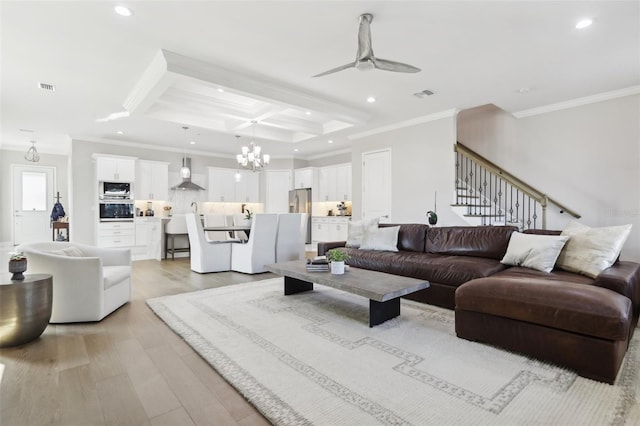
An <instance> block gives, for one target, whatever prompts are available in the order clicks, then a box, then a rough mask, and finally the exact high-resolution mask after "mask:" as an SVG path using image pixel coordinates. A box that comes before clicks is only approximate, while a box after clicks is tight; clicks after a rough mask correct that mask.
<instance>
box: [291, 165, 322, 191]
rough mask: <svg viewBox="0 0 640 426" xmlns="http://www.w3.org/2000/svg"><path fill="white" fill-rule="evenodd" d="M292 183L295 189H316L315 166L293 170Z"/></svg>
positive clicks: (316, 173) (316, 176) (316, 171)
mask: <svg viewBox="0 0 640 426" xmlns="http://www.w3.org/2000/svg"><path fill="white" fill-rule="evenodd" d="M294 185H295V189H301V188H311V189H316V187H317V186H318V170H317V169H316V168H315V167H305V168H303V169H296V170H294Z"/></svg>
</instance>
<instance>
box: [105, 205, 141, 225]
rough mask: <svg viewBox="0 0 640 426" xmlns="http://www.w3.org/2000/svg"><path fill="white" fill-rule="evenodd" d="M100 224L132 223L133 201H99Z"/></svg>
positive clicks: (134, 208)
mask: <svg viewBox="0 0 640 426" xmlns="http://www.w3.org/2000/svg"><path fill="white" fill-rule="evenodd" d="M99 206H100V222H133V219H134V214H135V210H136V207H135V204H134V203H133V200H100V203H99Z"/></svg>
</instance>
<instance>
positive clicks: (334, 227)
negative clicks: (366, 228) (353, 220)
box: [327, 217, 349, 241]
mask: <svg viewBox="0 0 640 426" xmlns="http://www.w3.org/2000/svg"><path fill="white" fill-rule="evenodd" d="M327 228H328V230H327V231H328V232H327V234H328V236H327V238H328V240H327V241H346V240H347V235H348V230H349V219H348V218H339V217H333V218H329V220H328V226H327Z"/></svg>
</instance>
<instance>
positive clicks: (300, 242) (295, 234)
mask: <svg viewBox="0 0 640 426" xmlns="http://www.w3.org/2000/svg"><path fill="white" fill-rule="evenodd" d="M306 217H307V215H306V214H301V213H282V214H280V215H279V216H278V234H277V236H276V262H287V261H289V260H301V259H304V237H303V236H302V228H303V226H304V224H306ZM305 231H306V228H305Z"/></svg>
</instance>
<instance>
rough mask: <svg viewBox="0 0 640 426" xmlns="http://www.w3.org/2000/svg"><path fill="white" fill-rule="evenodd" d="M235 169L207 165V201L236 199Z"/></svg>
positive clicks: (222, 201)
mask: <svg viewBox="0 0 640 426" xmlns="http://www.w3.org/2000/svg"><path fill="white" fill-rule="evenodd" d="M235 174H236V171H235V170H234V169H221V168H218V167H209V201H211V202H214V203H218V202H220V203H233V202H235V201H236V180H235Z"/></svg>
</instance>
